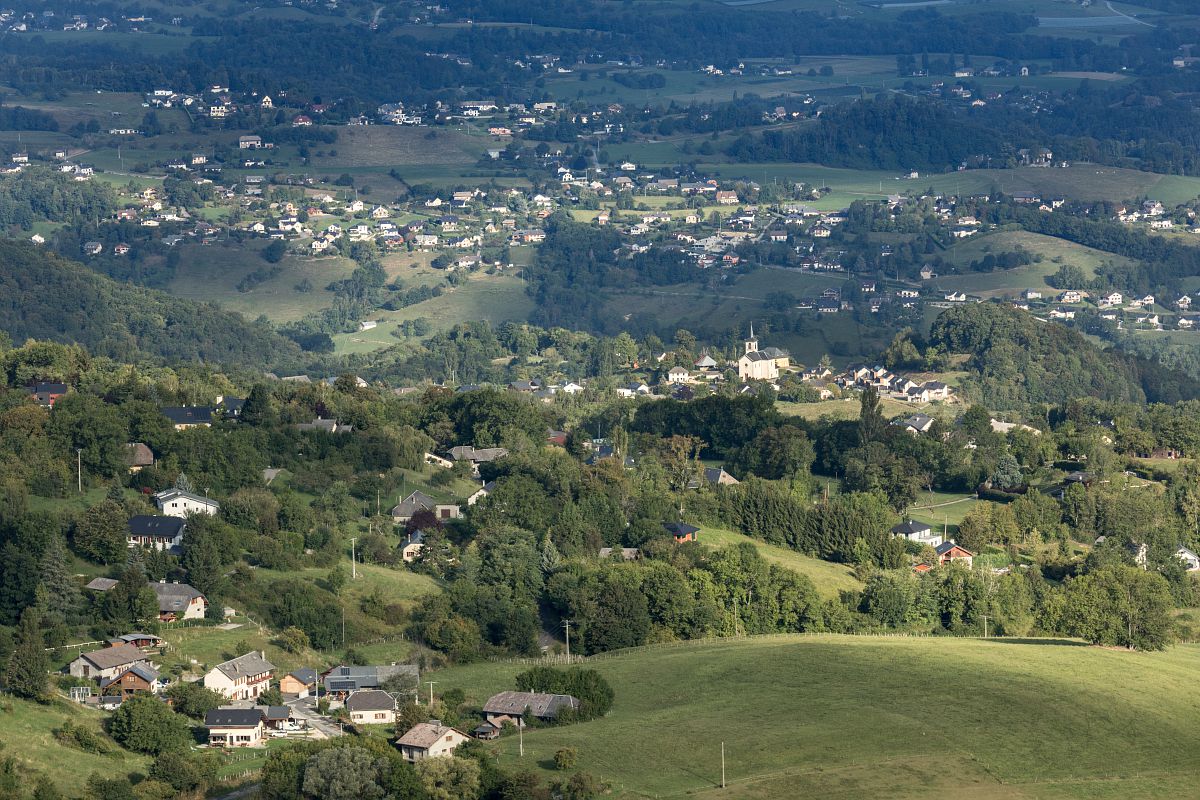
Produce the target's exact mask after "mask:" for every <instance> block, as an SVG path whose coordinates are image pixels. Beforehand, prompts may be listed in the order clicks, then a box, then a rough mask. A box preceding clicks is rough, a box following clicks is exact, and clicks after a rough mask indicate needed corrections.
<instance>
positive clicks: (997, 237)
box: [932, 231, 1129, 297]
mask: <svg viewBox="0 0 1200 800" xmlns="http://www.w3.org/2000/svg"><path fill="white" fill-rule="evenodd" d="M1015 250H1026V251H1028V252H1029V254H1030V255H1031V256H1033V259H1034V260H1033V262H1032V263H1030V264H1027V265H1026V266H1024V267H1017V268H1016V269H1009V270H998V271H996V272H968V273H965V274H962V275H942V276H939V277H938V278H937V279H936V280H934V281H932V284H933V285H936V286H937V287H938V288H942V289H946V290H951V289H956V290H959V291H964V292H969V293H971V294H976V295H980V296H982V297H999V296H1006V295H1007V296H1016V295H1017V294H1019V293H1020V292H1021V290H1023V289H1038V290H1040V291H1042V292H1045V293H1051V292H1053V290H1052V289H1051V288H1050V285H1049V284H1048V283H1046V278H1047V276H1050V275H1053V274H1054V273H1055V272H1057V271H1058V270H1059V268H1060V267H1061V266H1063V265H1064V264H1070V265H1073V266H1076V267H1079V268H1080V269H1081V270H1083V273H1084V275H1087V276H1088V277H1094V276H1095V273H1096V268H1097V267H1099V266H1101V265H1102V264H1115V265H1118V266H1124V265H1126V264H1128V263H1129V259H1127V258H1125V257H1124V256H1118V255H1114V254H1113V253H1106V252H1104V251H1103V250H1096V249H1094V248H1091V247H1086V246H1084V245H1081V244H1075V243H1074V242H1068V241H1066V240H1065V239H1057V238H1055V237H1053V236H1043V235H1042V234H1040V233H1029V232H1028V231H1002V232H1000V233H996V234H992V235H989V236H979V237H975V238H972V239H966V240H964V241H963V242H961V243H960V244H956V245H954V246H953V247H951V248H950V249H949V250H947V251H946V259H947V260H948V261H950V262H952V263H953V264H955V265H956V266H958V267H960V268H962V269H966V268H967V267H968V265H970V263H971V262H972V261H978V260H980V259H982V258H984V257H985V256H986V255H988V254H989V253H990V254H993V255H997V256H998V255H1000V254H1001V253H1008V252H1012V251H1015Z"/></svg>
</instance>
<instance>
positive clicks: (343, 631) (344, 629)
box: [342, 600, 346, 647]
mask: <svg viewBox="0 0 1200 800" xmlns="http://www.w3.org/2000/svg"><path fill="white" fill-rule="evenodd" d="M342 646H343V647H345V646H346V601H345V600H343V601H342Z"/></svg>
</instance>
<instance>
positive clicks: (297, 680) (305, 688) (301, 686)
mask: <svg viewBox="0 0 1200 800" xmlns="http://www.w3.org/2000/svg"><path fill="white" fill-rule="evenodd" d="M316 688H317V671H316V670H315V669H309V668H307V667H306V668H304V669H298V670H296V671H295V672H289V673H288V674H287V675H284V676H283V677H282V678H280V679H279V692H280V694H283V695H287V696H289V697H291V696H295V697H299V698H305V697H308V695H309V693H311V692H313V691H314V690H316Z"/></svg>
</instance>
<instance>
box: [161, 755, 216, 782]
mask: <svg viewBox="0 0 1200 800" xmlns="http://www.w3.org/2000/svg"><path fill="white" fill-rule="evenodd" d="M150 778H151V779H152V780H157V781H162V782H163V783H165V784H167V785H168V786H170V788H172V789H174V790H175V791H176V792H194V791H196V790H202V789H203V788H204V787H205V786H207V785H208V784H210V783H212V781H213V780H214V779H215V778H216V763H215V762H214V761H213V760H212V759H209V758H195V757H193V756H191V755H189V754H188V753H186V752H179V751H169V752H165V753H159V754H158V757H157V758H155V759H154V763H153V764H151V765H150Z"/></svg>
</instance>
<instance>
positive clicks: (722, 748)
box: [721, 742, 725, 789]
mask: <svg viewBox="0 0 1200 800" xmlns="http://www.w3.org/2000/svg"><path fill="white" fill-rule="evenodd" d="M721 788H722V789H724V788H725V743H724V742H721Z"/></svg>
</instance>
